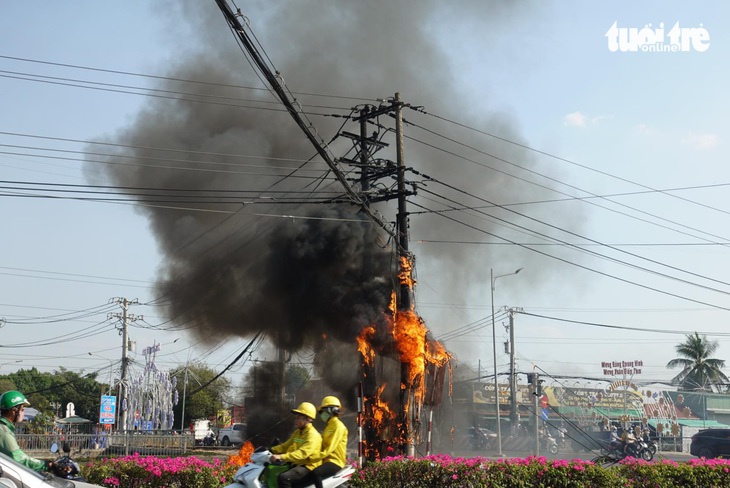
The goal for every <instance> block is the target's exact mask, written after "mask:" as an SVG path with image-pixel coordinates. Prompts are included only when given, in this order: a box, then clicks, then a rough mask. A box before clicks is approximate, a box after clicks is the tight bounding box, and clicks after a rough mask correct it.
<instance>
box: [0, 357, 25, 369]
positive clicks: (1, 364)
mask: <svg viewBox="0 0 730 488" xmlns="http://www.w3.org/2000/svg"><path fill="white" fill-rule="evenodd" d="M22 362H23V360H22V359H17V360H15V361H8V362H6V363H0V369H3V366H5V365H6V364H15V363H22Z"/></svg>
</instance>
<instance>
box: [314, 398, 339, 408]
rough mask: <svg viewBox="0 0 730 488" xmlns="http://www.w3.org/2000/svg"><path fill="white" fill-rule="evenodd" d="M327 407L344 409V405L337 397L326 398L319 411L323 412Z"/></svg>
mask: <svg viewBox="0 0 730 488" xmlns="http://www.w3.org/2000/svg"><path fill="white" fill-rule="evenodd" d="M325 407H337V408H342V404H341V403H340V400H339V399H338V398H337V397H334V396H326V397H324V398H323V399H322V405H320V406H319V409H318V410H322V409H323V408H325Z"/></svg>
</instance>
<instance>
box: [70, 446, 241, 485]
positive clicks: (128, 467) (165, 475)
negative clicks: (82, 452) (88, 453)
mask: <svg viewBox="0 0 730 488" xmlns="http://www.w3.org/2000/svg"><path fill="white" fill-rule="evenodd" d="M236 470H238V466H234V465H232V464H227V463H224V462H223V461H219V460H217V459H215V460H213V461H212V462H207V461H203V460H202V459H199V458H197V457H194V456H190V457H177V458H156V457H153V456H140V455H139V454H137V453H135V454H134V455H132V456H126V457H121V458H115V459H103V460H99V461H94V462H92V463H88V464H84V465H82V466H81V474H82V475H83V476H84V478H86V480H87V481H88V482H89V483H93V484H96V485H102V486H107V487H109V488H142V487H152V488H163V487H164V488H177V487H180V488H183V487H189V488H192V487H194V488H218V487H221V486H226V485H228V484H230V483H231V482H232V480H233V475H234V474H236Z"/></svg>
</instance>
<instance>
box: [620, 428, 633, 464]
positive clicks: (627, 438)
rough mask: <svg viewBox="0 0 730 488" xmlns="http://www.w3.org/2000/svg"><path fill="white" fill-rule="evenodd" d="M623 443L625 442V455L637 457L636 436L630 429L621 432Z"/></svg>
mask: <svg viewBox="0 0 730 488" xmlns="http://www.w3.org/2000/svg"><path fill="white" fill-rule="evenodd" d="M621 444H623V450H622V451H623V454H624V456H633V457H635V456H634V454H635V452H634V449H635V447H636V437H635V436H634V434H633V432H631V431H630V430H629V429H626V430H624V432H623V434H621Z"/></svg>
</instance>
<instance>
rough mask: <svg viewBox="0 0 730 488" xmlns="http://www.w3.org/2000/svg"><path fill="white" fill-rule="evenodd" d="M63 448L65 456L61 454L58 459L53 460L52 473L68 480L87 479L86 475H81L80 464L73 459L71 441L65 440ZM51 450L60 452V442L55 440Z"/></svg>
mask: <svg viewBox="0 0 730 488" xmlns="http://www.w3.org/2000/svg"><path fill="white" fill-rule="evenodd" d="M62 449H63V456H60V457H59V458H58V459H56V460H54V461H53V465H52V468H51V473H52V474H53V475H54V476H57V477H59V478H63V479H66V480H72V481H86V480H85V479H84V477H83V476H81V468H80V466H79V463H77V462H76V461H74V460H73V459H71V446H70V445H69V443H68V442H64V443H63V446H62ZM51 452H53V453H56V452H58V444H56V443H55V442H54V443H53V445H51Z"/></svg>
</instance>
